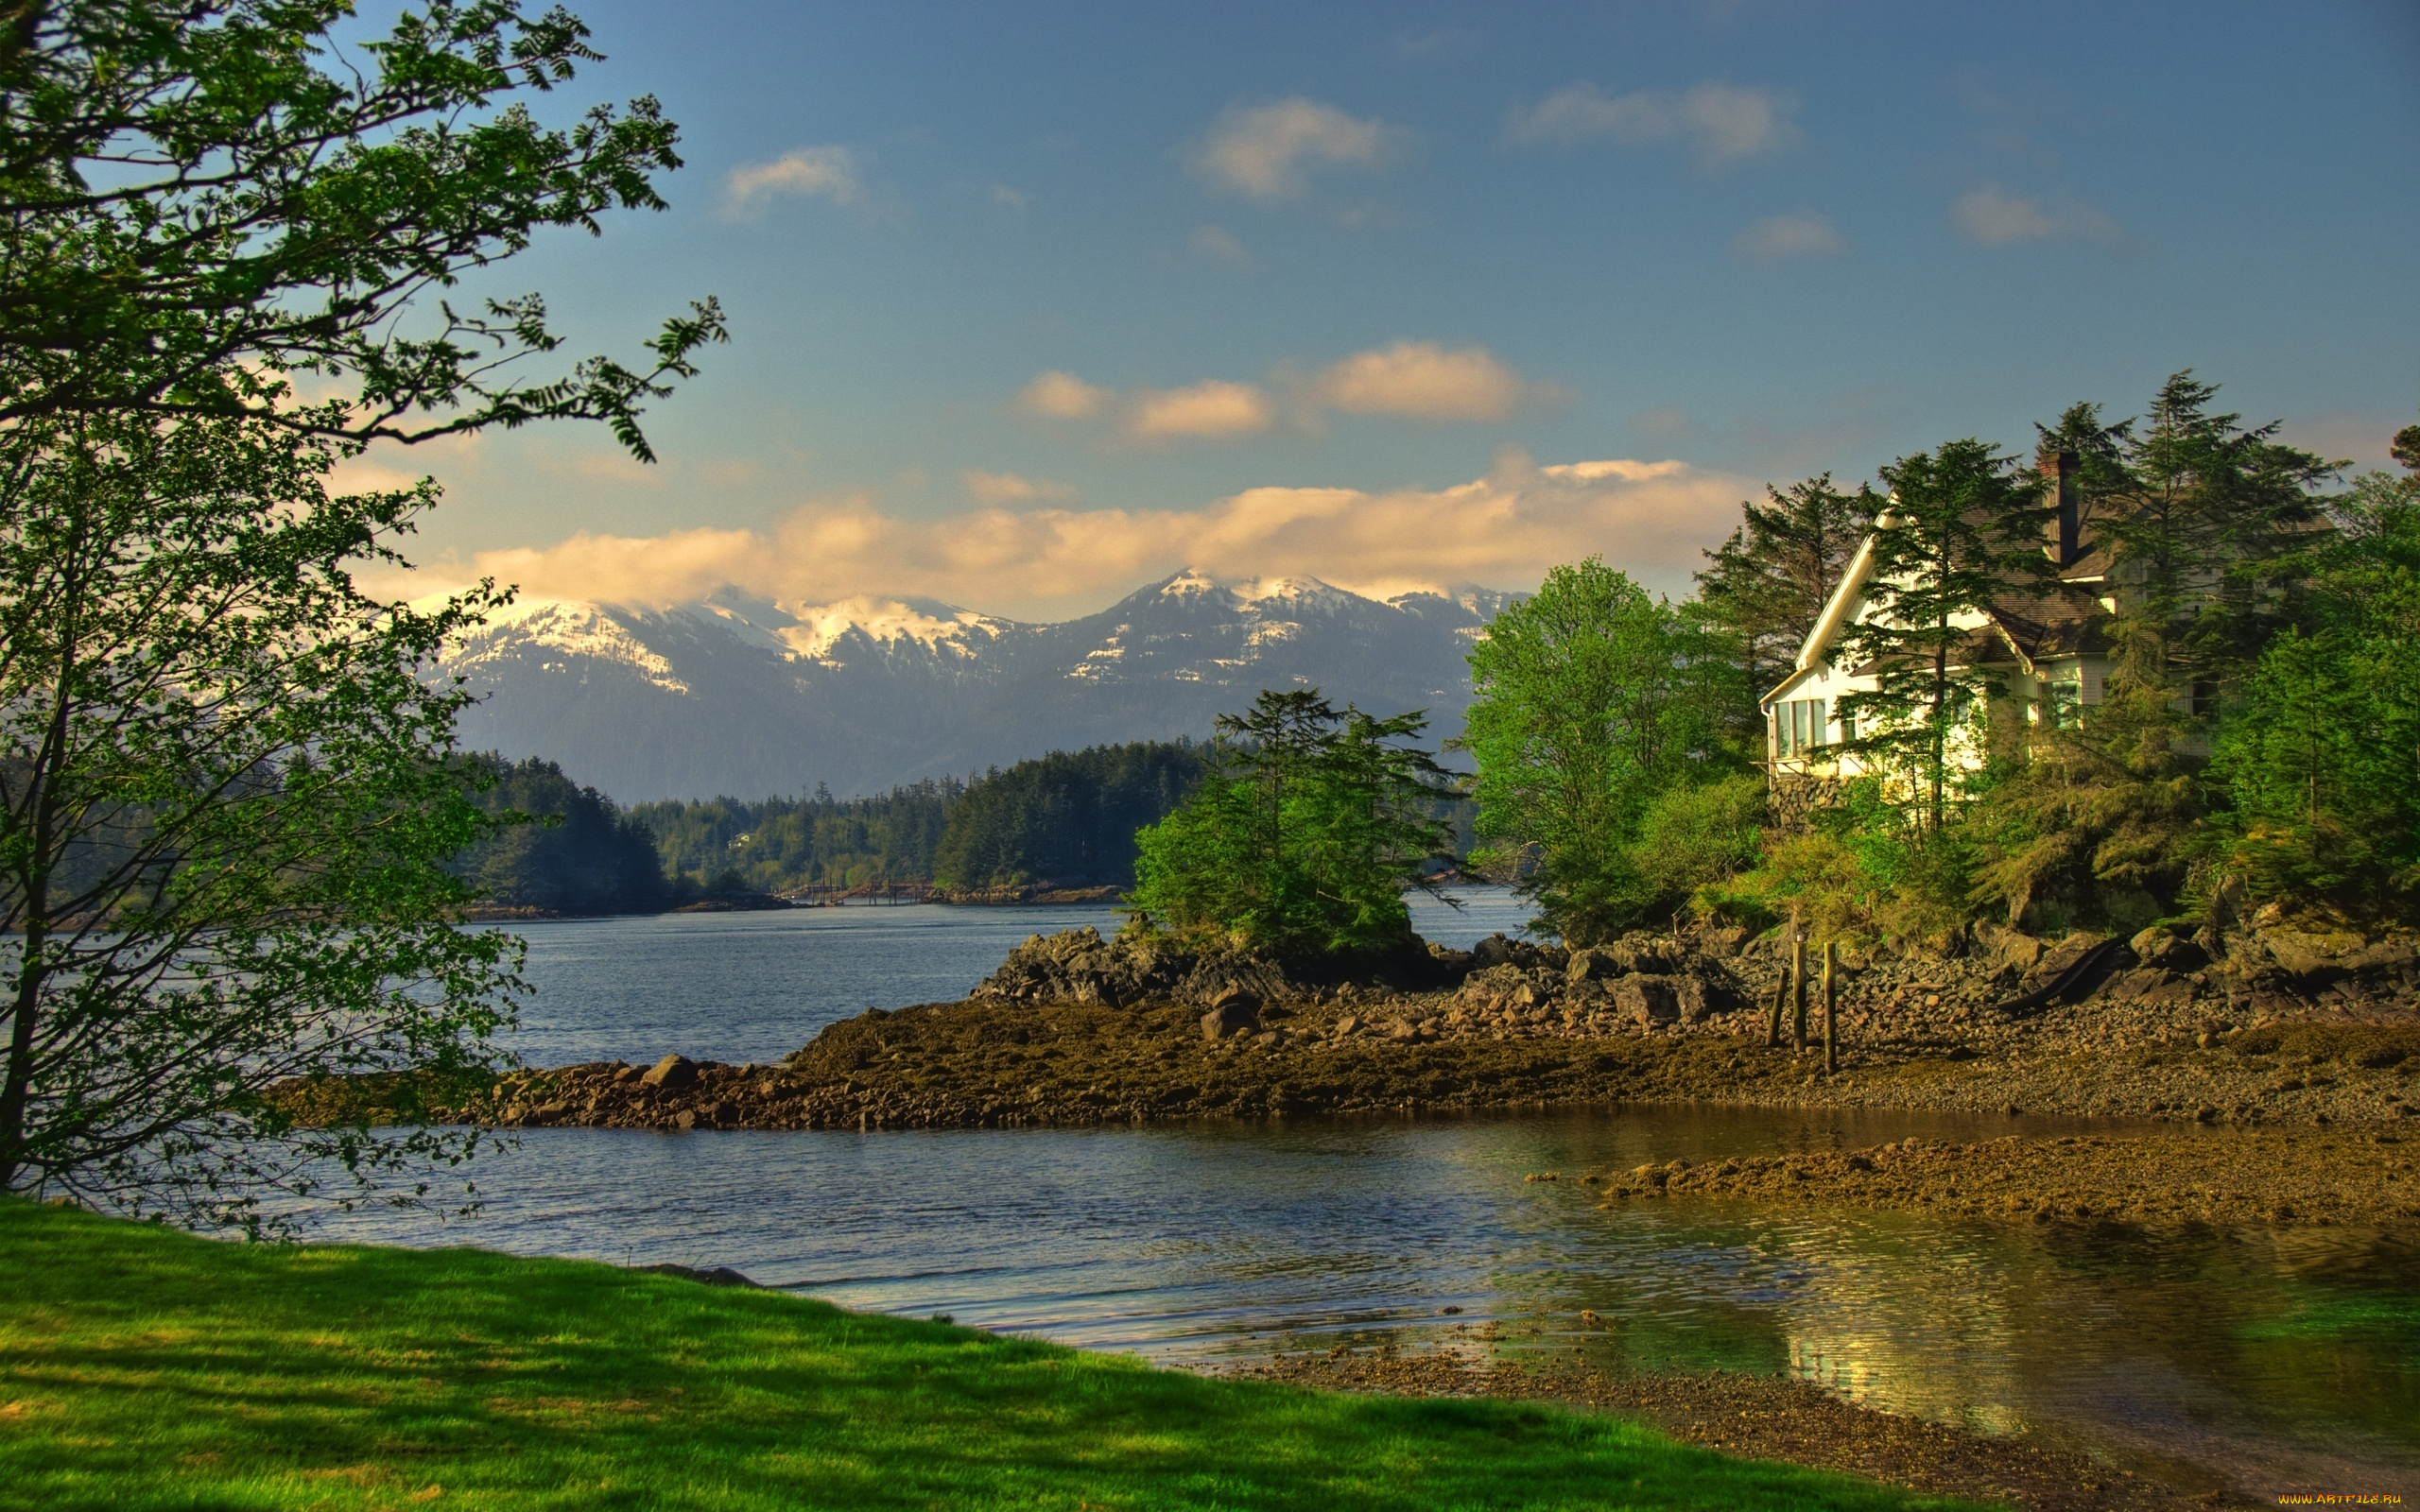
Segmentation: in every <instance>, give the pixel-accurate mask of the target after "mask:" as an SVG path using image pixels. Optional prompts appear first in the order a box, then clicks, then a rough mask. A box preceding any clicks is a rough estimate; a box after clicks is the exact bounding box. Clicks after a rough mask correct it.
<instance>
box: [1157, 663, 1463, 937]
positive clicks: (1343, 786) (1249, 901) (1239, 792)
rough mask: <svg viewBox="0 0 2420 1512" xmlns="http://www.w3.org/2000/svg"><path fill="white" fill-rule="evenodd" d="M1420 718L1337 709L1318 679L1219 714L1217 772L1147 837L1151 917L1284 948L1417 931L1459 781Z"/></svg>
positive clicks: (1444, 849)
mask: <svg viewBox="0 0 2420 1512" xmlns="http://www.w3.org/2000/svg"><path fill="white" fill-rule="evenodd" d="M1426 724H1427V720H1426V718H1425V717H1424V716H1423V715H1421V714H1418V713H1409V714H1400V715H1397V716H1396V717H1394V718H1392V719H1376V718H1373V717H1372V716H1370V715H1368V714H1365V713H1361V712H1360V711H1359V710H1357V709H1355V708H1352V707H1351V706H1349V705H1348V706H1347V707H1346V708H1345V709H1343V710H1342V711H1339V710H1337V709H1336V708H1334V707H1333V706H1331V705H1330V704H1329V703H1328V702H1327V700H1326V699H1324V698H1322V697H1321V696H1319V693H1318V690H1316V689H1299V690H1295V691H1292V692H1287V693H1278V692H1274V691H1271V692H1264V693H1263V694H1261V695H1260V696H1259V697H1258V698H1257V699H1255V700H1254V701H1253V707H1252V709H1251V710H1250V711H1249V712H1248V713H1244V714H1240V715H1235V714H1221V715H1220V716H1219V721H1218V730H1219V735H1220V737H1221V739H1220V744H1219V745H1218V746H1217V747H1213V751H1212V759H1213V761H1214V762H1215V763H1216V764H1217V766H1216V770H1214V771H1213V772H1212V774H1211V775H1209V776H1207V777H1205V778H1203V779H1202V781H1201V783H1200V784H1199V785H1198V786H1196V787H1195V788H1194V790H1193V794H1192V796H1191V797H1190V798H1188V799H1186V800H1185V801H1184V804H1182V805H1181V806H1180V807H1178V808H1177V809H1176V810H1175V811H1174V812H1173V813H1171V814H1169V815H1168V816H1167V818H1165V819H1163V820H1161V821H1160V822H1159V823H1158V824H1155V825H1152V826H1151V827H1150V828H1149V829H1146V830H1144V831H1143V832H1142V833H1140V834H1139V835H1138V836H1137V837H1136V840H1137V846H1138V851H1139V853H1138V856H1137V859H1136V863H1135V871H1136V874H1137V876H1138V878H1139V879H1140V880H1139V882H1138V883H1137V885H1136V886H1135V888H1134V891H1133V892H1132V894H1131V895H1129V897H1128V899H1127V902H1128V905H1129V906H1130V907H1132V909H1134V910H1135V912H1136V914H1137V916H1138V917H1139V918H1142V919H1148V920H1150V921H1153V922H1156V923H1158V924H1162V925H1165V926H1167V927H1168V928H1171V929H1173V930H1176V931H1178V932H1180V933H1187V934H1208V933H1215V934H1219V935H1223V936H1227V937H1228V938H1231V939H1233V940H1235V941H1236V942H1237V943H1239V944H1243V945H1247V946H1251V947H1255V948H1259V949H1265V950H1271V951H1276V952H1280V953H1287V954H1291V953H1297V952H1305V951H1344V950H1373V949H1386V948H1391V947H1394V946H1399V945H1401V944H1403V943H1405V942H1407V941H1408V940H1409V939H1410V938H1411V914H1410V910H1409V908H1408V907H1407V906H1406V905H1405V903H1404V898H1403V894H1404V890H1405V889H1406V888H1407V887H1414V886H1419V887H1433V884H1431V883H1430V882H1429V881H1428V880H1427V878H1428V871H1429V868H1431V867H1432V866H1434V865H1436V864H1437V863H1440V862H1443V861H1448V860H1450V859H1452V852H1451V850H1450V842H1451V838H1452V835H1451V831H1450V830H1449V828H1448V827H1447V826H1446V825H1444V824H1443V823H1442V822H1441V821H1439V820H1438V819H1436V818H1434V817H1432V816H1430V813H1429V810H1430V808H1431V806H1432V805H1433V804H1434V802H1435V800H1436V799H1439V798H1440V797H1443V795H1444V794H1445V792H1446V791H1447V790H1446V788H1445V787H1444V773H1443V770H1442V769H1441V768H1440V767H1439V766H1438V765H1437V764H1436V762H1435V761H1434V760H1433V759H1432V758H1431V757H1430V755H1429V754H1428V752H1426V751H1425V750H1423V749H1421V748H1420V747H1418V746H1416V745H1413V744H1410V742H1412V741H1413V740H1414V739H1416V738H1417V737H1418V735H1419V734H1420V731H1421V730H1423V729H1424V728H1425V727H1426Z"/></svg>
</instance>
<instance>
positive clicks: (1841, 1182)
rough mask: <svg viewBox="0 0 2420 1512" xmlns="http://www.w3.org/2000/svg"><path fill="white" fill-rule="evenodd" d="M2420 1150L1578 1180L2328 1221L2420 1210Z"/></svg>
mask: <svg viewBox="0 0 2420 1512" xmlns="http://www.w3.org/2000/svg"><path fill="white" fill-rule="evenodd" d="M2415 1151H2420V1137H2414V1138H2412V1139H2410V1140H2407V1139H2406V1138H2405V1136H2404V1134H2403V1133H2402V1132H2401V1131H2400V1130H2388V1129H2384V1128H2367V1129H2358V1130H2353V1131H2342V1132H2330V1131H2315V1130H2310V1129H2291V1130H2286V1129H2276V1128H2264V1129H2245V1130H2231V1131H2224V1132H2215V1133H2200V1132H2195V1133H2182V1132H2180V1133H2147V1134H2140V1135H2132V1136H2127V1137H2122V1138H2120V1137H2111V1136H2093V1135H2066V1136H2062V1137H2058V1138H2050V1139H2041V1138H2034V1139H2027V1138H2019V1137H2016V1136H2011V1137H2009V1138H2006V1139H1997V1140H1990V1141H1985V1142H1982V1143H1966V1144H1945V1143H1933V1142H1929V1141H1926V1140H1918V1139H1910V1140H1905V1141H1901V1142H1898V1143H1890V1144H1883V1145H1877V1146H1876V1147H1874V1148H1871V1149H1864V1150H1856V1151H1850V1152H1845V1153H1838V1154H1806V1155H1787V1156H1761V1157H1759V1156H1748V1157H1741V1158H1737V1159H1730V1160H1714V1161H1703V1162H1691V1161H1688V1160H1673V1161H1669V1162H1668V1163H1665V1164H1661V1165H1642V1166H1639V1167H1636V1168H1635V1169H1633V1170H1630V1171H1623V1172H1616V1173H1614V1174H1611V1175H1604V1176H1599V1175H1596V1174H1594V1173H1587V1174H1582V1176H1581V1177H1579V1179H1580V1180H1581V1181H1582V1183H1583V1184H1585V1185H1589V1186H1593V1187H1596V1188H1598V1189H1599V1191H1600V1192H1601V1194H1603V1196H1604V1199H1605V1201H1604V1205H1605V1206H1607V1207H1612V1206H1616V1205H1618V1204H1621V1203H1625V1202H1635V1201H1652V1200H1655V1199H1659V1198H1675V1199H1677V1198H1688V1197H1732V1198H1745V1199H1748V1200H1751V1201H1755V1202H1765V1203H1787V1204H1801V1205H1817V1206H1830V1207H1858V1208H1897V1209H1906V1210H1921V1211H1928V1212H1943V1213H1956V1214H1962V1215H1967V1216H1973V1217H1988V1218H2004V1219H2019V1220H2030V1221H2031V1222H2034V1223H2049V1222H2053V1221H2057V1220H2069V1221H2075V1220H2102V1221H2112V1222H2119V1223H2138V1224H2149V1223H2205V1224H2239V1223H2248V1222H2264V1223H2272V1224H2292V1223H2299V1224H2308V1225H2318V1226H2326V1225H2332V1224H2346V1223H2390V1222H2405V1221H2411V1220H2414V1219H2420V1170H2415V1169H2414V1165H2413V1161H2412V1159H2411V1158H2412V1155H2413V1154H2414V1153H2415ZM1531 1174H1532V1176H1533V1177H1548V1176H1553V1177H1560V1175H1561V1173H1543V1172H1538V1173H1531Z"/></svg>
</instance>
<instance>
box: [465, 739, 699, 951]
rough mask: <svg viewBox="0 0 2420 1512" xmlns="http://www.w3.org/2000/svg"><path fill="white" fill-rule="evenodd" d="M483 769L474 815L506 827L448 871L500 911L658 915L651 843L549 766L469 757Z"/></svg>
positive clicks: (635, 823) (607, 804)
mask: <svg viewBox="0 0 2420 1512" xmlns="http://www.w3.org/2000/svg"><path fill="white" fill-rule="evenodd" d="M474 760H475V764H476V765H479V766H481V767H483V768H484V772H483V774H482V782H483V783H484V785H483V786H482V787H481V788H480V790H479V791H478V792H477V794H476V800H477V802H478V805H479V807H480V808H481V809H482V810H483V811H485V812H486V813H487V814H489V815H490V816H493V817H495V818H497V819H499V820H502V821H505V822H504V823H502V824H501V825H500V826H499V827H497V828H495V829H493V830H491V831H489V832H488V833H487V834H486V835H484V836H483V837H482V838H481V839H480V841H479V842H478V843H477V844H476V845H475V846H473V847H471V848H470V849H469V850H467V851H463V852H462V853H461V854H460V855H458V856H457V857H455V858H454V860H453V861H452V862H450V863H448V869H449V870H451V871H453V872H454V873H455V875H457V876H459V877H461V878H463V879H465V880H466V881H468V882H469V883H470V884H471V885H472V886H473V887H475V888H476V889H477V892H478V897H479V901H480V902H485V903H491V904H494V905H498V906H502V907H511V908H538V909H544V910H545V911H547V912H550V913H564V914H605V913H615V914H635V913H647V912H649V911H652V910H655V909H659V908H662V907H664V906H665V905H666V903H668V902H671V898H672V894H671V888H670V886H669V885H668V884H667V883H666V878H665V875H664V863H663V861H662V859H661V858H660V857H659V856H658V855H657V854H656V849H655V836H654V835H653V834H652V833H649V831H648V828H647V826H646V825H645V824H643V823H641V822H639V820H638V819H637V818H636V817H634V816H631V815H628V814H625V813H623V812H622V811H621V810H620V809H618V808H616V807H615V806H614V800H613V799H609V798H607V797H605V796H604V795H603V794H601V793H599V792H597V791H596V789H595V788H593V787H582V786H580V785H579V783H577V782H573V781H572V780H571V779H570V778H568V777H565V776H564V775H563V772H562V767H560V766H558V765H555V764H554V763H553V762H549V761H541V760H539V759H538V758H536V757H530V758H528V759H527V760H524V761H520V762H511V763H508V762H506V761H505V760H503V758H501V757H497V756H487V757H480V758H475V759H474Z"/></svg>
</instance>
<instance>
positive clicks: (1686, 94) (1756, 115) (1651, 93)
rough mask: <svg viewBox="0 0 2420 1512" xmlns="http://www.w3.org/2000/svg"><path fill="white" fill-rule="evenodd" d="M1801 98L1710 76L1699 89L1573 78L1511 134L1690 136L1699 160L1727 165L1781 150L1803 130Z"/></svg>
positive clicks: (1631, 142) (1632, 140) (1520, 112)
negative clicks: (1621, 86)
mask: <svg viewBox="0 0 2420 1512" xmlns="http://www.w3.org/2000/svg"><path fill="white" fill-rule="evenodd" d="M1797 110H1798V105H1797V102H1796V101H1795V100H1793V99H1792V98H1791V97H1790V96H1789V95H1787V94H1781V93H1779V92H1778V91H1774V90H1769V89H1755V88H1748V87H1743V86H1740V85H1737V84H1720V83H1711V82H1709V83H1704V84H1700V85H1698V86H1696V87H1695V88H1693V89H1689V90H1685V91H1680V92H1674V91H1669V90H1638V91H1635V92H1634V93H1632V94H1606V93H1605V92H1604V91H1603V90H1601V89H1599V88H1598V87H1597V86H1596V85H1594V84H1591V83H1587V82H1585V81H1584V80H1583V81H1582V82H1580V83H1576V84H1567V85H1565V86H1564V87H1563V88H1562V89H1559V90H1557V91H1555V92H1554V93H1553V94H1549V95H1547V97H1546V98H1545V99H1543V100H1540V101H1539V102H1538V103H1537V104H1536V105H1534V106H1531V107H1530V108H1528V109H1526V110H1524V109H1520V108H1517V107H1516V108H1515V109H1514V110H1513V113H1512V115H1511V117H1510V118H1509V119H1508V120H1507V121H1506V123H1505V128H1504V134H1505V137H1506V139H1507V140H1508V141H1512V142H1515V143H1522V144H1529V143H1539V142H1548V143H1554V144H1557V145H1559V146H1573V145H1575V144H1577V143H1581V142H1587V141H1595V140H1599V139H1610V140H1612V141H1615V142H1619V143H1621V144H1623V145H1624V146H1647V145H1650V144H1651V143H1658V142H1668V141H1680V142H1685V143H1686V144H1687V145H1688V146H1689V147H1690V148H1691V149H1692V150H1693V151H1694V152H1695V153H1696V154H1697V156H1698V159H1699V161H1701V162H1703V163H1705V164H1707V165H1708V166H1720V165H1721V164H1723V163H1731V162H1734V161H1736V160H1737V159H1740V158H1747V157H1754V156H1755V155H1757V154H1759V153H1765V152H1776V151H1779V150H1781V149H1782V148H1784V147H1788V146H1794V145H1795V144H1796V143H1797V142H1798V140H1799V137H1800V134H1801V133H1800V132H1799V129H1798V124H1797V122H1796V121H1794V120H1793V119H1792V118H1791V117H1793V116H1794V115H1795V114H1796V113H1797Z"/></svg>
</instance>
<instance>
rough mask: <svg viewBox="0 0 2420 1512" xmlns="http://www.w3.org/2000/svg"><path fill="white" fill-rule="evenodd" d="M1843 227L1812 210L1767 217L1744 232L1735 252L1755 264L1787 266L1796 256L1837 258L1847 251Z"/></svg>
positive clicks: (1735, 245) (1735, 240)
mask: <svg viewBox="0 0 2420 1512" xmlns="http://www.w3.org/2000/svg"><path fill="white" fill-rule="evenodd" d="M1848 245H1849V244H1848V242H1847V241H1846V240H1845V239H1844V238H1843V237H1842V236H1841V232H1840V228H1839V227H1837V226H1834V225H1833V224H1832V223H1831V221H1829V220H1828V219H1826V218H1824V216H1822V215H1816V214H1815V213H1814V212H1813V211H1806V212H1803V213H1801V214H1799V215H1767V216H1766V217H1765V218H1764V219H1762V220H1760V221H1757V222H1756V223H1755V225H1753V226H1750V227H1749V228H1748V229H1747V230H1746V231H1743V232H1740V233H1739V234H1738V236H1737V237H1736V238H1735V239H1734V240H1733V241H1732V243H1731V247H1732V250H1734V251H1736V252H1737V253H1738V254H1739V255H1740V256H1742V257H1744V258H1746V259H1748V261H1750V262H1752V263H1764V264H1767V265H1771V264H1773V263H1786V262H1789V260H1790V259H1792V258H1797V257H1838V256H1839V255H1840V254H1841V253H1842V252H1844V251H1846V250H1848Z"/></svg>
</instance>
